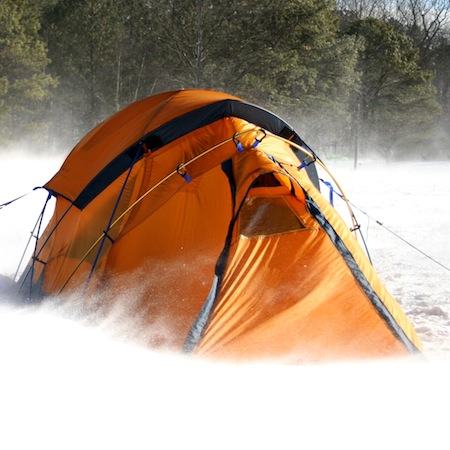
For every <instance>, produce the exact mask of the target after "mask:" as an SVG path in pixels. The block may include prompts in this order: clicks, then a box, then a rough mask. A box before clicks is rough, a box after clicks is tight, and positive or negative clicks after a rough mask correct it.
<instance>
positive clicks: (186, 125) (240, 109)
mask: <svg viewBox="0 0 450 450" xmlns="http://www.w3.org/2000/svg"><path fill="white" fill-rule="evenodd" d="M226 117H236V118H239V119H243V120H246V121H248V122H250V123H253V124H255V125H257V126H261V127H262V128H264V129H267V130H268V131H270V132H272V133H274V134H276V135H279V136H286V137H290V138H292V140H293V142H297V143H298V142H300V143H302V144H304V142H303V140H302V139H301V138H300V136H298V135H297V133H296V132H295V131H294V129H293V128H292V127H291V126H290V125H288V124H287V123H286V122H284V121H283V120H282V119H280V118H279V117H278V116H276V115H275V114H273V113H271V112H269V111H267V110H265V109H263V108H260V107H258V106H255V105H252V104H250V103H245V102H242V101H240V100H233V99H226V100H220V101H218V102H214V103H210V104H208V105H206V106H202V107H200V108H197V109H194V110H193V111H190V112H187V113H185V114H182V115H180V116H177V117H176V118H174V119H172V120H170V121H169V122H167V123H165V124H164V125H162V126H160V127H158V128H156V129H155V130H152V131H150V132H149V133H147V134H145V135H144V136H143V137H142V138H141V139H139V140H138V141H137V142H136V143H134V144H133V145H131V146H130V147H128V148H127V149H126V150H124V151H123V152H122V153H121V154H119V155H118V156H117V157H116V158H114V159H113V160H112V161H111V162H109V163H108V164H107V165H106V166H105V167H104V168H103V169H102V170H101V171H100V172H99V173H98V174H97V175H96V176H95V177H94V178H93V179H92V180H91V181H90V182H89V183H88V184H87V186H86V187H85V188H84V189H83V190H82V191H81V192H80V193H79V194H78V197H77V198H76V199H75V200H74V201H73V203H74V205H75V206H76V207H77V208H79V209H83V208H85V207H86V206H87V205H88V204H89V203H90V202H91V201H92V200H93V199H94V198H95V197H96V196H97V195H98V194H100V193H101V192H102V191H103V190H104V189H105V188H106V187H107V186H109V185H110V184H111V183H112V182H113V181H114V180H115V179H117V178H118V177H119V176H120V175H122V174H123V173H124V172H125V171H126V170H127V169H128V168H129V166H130V164H131V161H133V159H134V157H133V156H134V152H135V151H136V146H140V145H141V144H142V143H144V144H145V145H146V147H147V148H148V149H149V150H150V151H152V152H153V151H156V150H159V149H161V148H162V147H164V146H165V145H167V144H170V143H171V142H173V141H175V140H176V139H179V138H181V137H183V136H185V135H186V134H188V133H191V132H193V131H195V130H197V129H198V128H202V127H204V126H207V125H210V124H212V123H214V122H216V121H217V120H221V119H224V118H226ZM143 154H144V153H142V155H141V156H140V158H142V156H143ZM309 170H310V173H309V175H310V177H311V179H312V180H313V181H314V182H315V184H316V186H317V185H318V182H317V183H316V181H317V174H316V171H315V168H314V167H312V166H311V167H310V169H309Z"/></svg>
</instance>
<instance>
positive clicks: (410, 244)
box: [334, 191, 450, 272]
mask: <svg viewBox="0 0 450 450" xmlns="http://www.w3.org/2000/svg"><path fill="white" fill-rule="evenodd" d="M334 192H335V193H336V194H337V195H338V196H339V197H340V198H341V199H342V200H344V201H347V202H348V203H350V204H351V205H352V207H353V208H355V209H357V210H358V211H359V212H360V213H361V214H364V215H365V216H366V217H367V220H368V221H369V220H373V221H374V222H375V223H376V224H377V225H379V226H380V227H382V228H384V229H385V230H386V231H388V232H389V233H391V234H392V235H393V236H395V237H396V238H397V239H399V240H400V241H402V242H403V243H405V244H406V245H408V246H409V247H411V248H412V249H414V250H415V251H416V252H418V253H420V254H421V255H423V256H425V257H426V258H428V259H429V260H430V261H433V262H434V263H435V264H437V265H438V266H440V267H441V268H442V269H444V270H446V271H447V272H450V267H448V266H446V265H445V264H443V263H441V262H440V261H438V260H437V259H436V258H435V257H433V256H431V255H430V254H428V253H426V252H425V251H424V250H422V249H420V248H419V247H417V246H416V245H415V244H413V243H412V242H409V241H408V240H407V239H405V238H404V237H403V236H400V235H399V234H398V233H396V232H395V231H393V230H391V229H390V228H388V227H387V226H386V225H384V223H382V222H381V221H380V220H378V219H376V218H374V217H373V216H371V215H370V214H368V213H367V212H366V211H364V210H363V209H361V208H360V207H359V206H357V205H355V204H354V203H353V202H351V201H350V200H349V199H347V198H344V196H343V195H342V194H340V193H339V192H336V191H334ZM367 229H369V225H367Z"/></svg>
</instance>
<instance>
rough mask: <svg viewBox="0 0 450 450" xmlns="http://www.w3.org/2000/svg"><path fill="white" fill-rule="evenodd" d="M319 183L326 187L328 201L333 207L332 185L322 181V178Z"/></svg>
mask: <svg viewBox="0 0 450 450" xmlns="http://www.w3.org/2000/svg"><path fill="white" fill-rule="evenodd" d="M320 181H321V182H322V183H323V184H324V185H325V186H327V187H328V189H329V194H328V195H329V200H330V203H331V205H332V206H334V197H333V194H334V188H333V185H332V184H331V183H330V182H329V181H326V180H323V179H322V178H320Z"/></svg>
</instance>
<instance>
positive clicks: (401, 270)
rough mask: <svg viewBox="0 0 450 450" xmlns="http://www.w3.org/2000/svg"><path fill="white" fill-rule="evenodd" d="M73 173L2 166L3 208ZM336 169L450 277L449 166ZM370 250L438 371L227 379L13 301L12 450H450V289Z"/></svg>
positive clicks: (350, 369)
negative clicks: (57, 176) (55, 175)
mask: <svg viewBox="0 0 450 450" xmlns="http://www.w3.org/2000/svg"><path fill="white" fill-rule="evenodd" d="M61 161H62V157H57V156H52V157H48V156H39V155H31V154H27V153H20V152H18V153H9V154H3V155H2V156H0V203H2V202H3V201H6V200H8V199H9V198H12V197H14V196H17V195H19V194H21V193H24V192H27V191H28V190H29V189H30V188H32V187H33V186H36V185H42V184H43V183H45V181H47V179H48V178H50V177H51V176H52V175H53V173H54V171H55V170H56V169H57V168H58V166H59V165H60V163H61ZM329 166H330V167H331V168H332V169H333V172H334V173H336V175H337V176H338V179H339V180H340V181H341V183H342V185H343V187H344V188H345V190H346V192H347V193H348V195H349V197H350V198H351V200H352V201H353V202H354V203H355V204H356V205H358V206H360V207H361V208H362V209H364V210H365V211H367V212H369V213H370V214H371V215H372V216H373V217H374V218H376V219H379V220H381V221H382V222H383V223H385V224H386V225H387V226H388V227H389V228H392V230H394V231H395V232H397V233H399V234H400V235H402V236H403V237H404V238H406V239H407V240H408V241H411V242H413V243H414V244H417V245H418V246H419V247H420V248H421V249H423V250H424V251H425V252H427V253H430V254H431V255H433V256H434V257H435V258H437V259H438V260H440V261H442V263H443V264H445V265H449V264H450V252H449V250H450V248H449V241H448V238H449V236H448V232H449V225H450V209H449V202H448V199H449V193H450V177H449V176H448V174H449V173H450V163H448V162H433V163H424V162H420V163H419V162H418V163H398V164H397V163H390V164H384V163H382V162H379V161H378V162H377V161H373V162H371V161H367V162H364V164H362V165H361V166H360V167H358V170H356V171H354V170H353V169H352V167H351V163H350V162H342V161H331V162H329ZM325 194H326V191H325ZM45 198H46V195H45V192H39V191H36V192H33V193H32V194H30V195H29V196H28V197H26V198H24V199H22V200H20V201H19V202H17V203H16V204H13V205H11V206H9V207H7V208H4V209H2V210H0V274H7V275H11V274H13V273H14V271H15V269H16V264H17V262H18V260H19V258H20V255H21V253H22V250H23V246H24V244H25V241H26V239H27V238H28V233H29V231H30V230H31V228H32V226H33V224H34V222H35V220H36V217H37V215H38V214H39V211H40V209H41V208H42V204H43V202H44V200H45ZM339 208H340V209H342V205H341V206H339ZM357 215H358V217H359V219H360V221H361V224H362V228H363V230H364V233H366V230H367V224H366V222H365V217H364V216H363V215H361V214H357ZM46 220H48V215H47V218H46ZM368 244H369V247H370V250H371V254H372V257H373V260H374V264H375V267H376V268H377V270H378V272H379V274H380V276H381V278H382V279H383V280H384V281H385V283H386V285H387V287H388V288H389V290H390V291H391V292H392V293H393V294H394V296H395V297H396V298H397V299H398V300H399V301H400V302H401V303H402V305H403V307H404V309H405V311H406V312H407V313H408V315H409V317H410V319H411V320H412V321H413V322H414V324H415V325H416V328H417V331H418V333H419V335H420V336H421V338H422V339H423V341H424V347H425V356H426V358H427V360H428V361H427V362H424V361H416V360H411V361H409V360H408V361H395V360H386V361H374V362H364V363H357V362H348V363H345V364H344V363H343V364H333V365H331V364H327V365H315V366H304V367H294V366H282V365H275V364H270V363H267V362H266V363H261V364H254V365H240V366H237V365H231V364H219V363H214V364H213V363H209V362H205V361H200V360H196V359H185V358H183V357H180V356H174V355H169V354H157V353H154V352H152V351H149V350H147V349H145V348H142V347H139V346H137V345H135V344H133V343H132V342H129V341H128V340H127V336H126V333H125V334H124V335H121V334H120V333H114V332H113V330H112V328H113V327H116V326H117V321H116V320H110V321H106V322H105V323H101V324H97V325H96V326H93V325H92V323H90V322H89V321H83V320H81V319H80V317H79V314H77V316H78V318H74V317H73V315H74V314H73V315H72V316H71V314H70V311H69V312H68V311H67V310H64V309H55V308H52V307H51V306H49V305H47V306H44V307H38V306H36V307H33V308H27V309H19V308H14V307H12V306H10V305H8V304H6V303H4V304H2V302H1V301H0V361H1V370H0V424H1V428H2V432H1V433H0V448H5V449H8V450H10V449H11V450H13V449H28V448H36V449H40V448H43V449H44V448H45V449H46V450H47V449H60V448H64V449H72V448H73V449H80V448H83V449H91V448H92V449H94V448H109V449H115V448H118V449H119V448H120V449H123V448H129V449H141V448H142V449H144V448H145V449H148V448H158V449H172V448H196V450H199V449H207V448H208V449H210V448H217V449H222V448H223V449H225V448H226V449H230V448H236V449H240V448H258V449H266V448H267V449H269V448H270V449H273V448H280V449H298V448H308V449H316V448H345V449H360V448H365V449H377V450H378V449H380V448H395V447H397V448H411V449H415V448H417V449H423V448H432V449H441V448H448V444H449V438H448V431H447V428H448V426H447V423H448V405H449V404H450V388H449V387H448V379H449V375H450V360H449V359H448V356H449V352H450V342H449V332H450V331H449V330H450V321H449V317H450V295H449V293H450V279H449V274H448V272H446V271H444V270H443V269H441V268H440V267H438V266H436V265H435V264H434V263H432V262H431V261H429V260H427V259H426V258H424V257H423V256H421V255H420V254H418V253H416V252H415V251H413V250H412V249H411V248H409V247H408V246H406V245H404V244H403V243H401V242H400V241H399V240H398V239H396V238H394V237H393V236H392V235H391V234H389V233H388V232H386V231H385V230H384V229H383V228H381V227H379V226H378V225H376V224H375V223H374V222H373V221H371V222H370V226H369V234H368ZM0 299H1V300H4V301H5V300H8V296H6V295H5V294H2V293H1V290H0ZM72 312H73V313H75V312H74V311H72Z"/></svg>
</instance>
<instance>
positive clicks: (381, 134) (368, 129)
mask: <svg viewBox="0 0 450 450" xmlns="http://www.w3.org/2000/svg"><path fill="white" fill-rule="evenodd" d="M348 33H349V34H352V35H357V36H360V37H361V38H362V39H363V40H364V47H363V50H362V53H361V56H360V61H359V70H360V72H361V74H362V76H361V88H360V92H359V96H358V104H359V108H358V110H359V111H360V117H359V119H360V122H361V124H362V127H363V129H364V136H365V140H366V141H367V142H369V143H371V144H372V145H374V146H376V147H378V148H380V149H384V151H385V152H390V153H392V152H395V151H396V150H397V151H398V150H399V149H400V148H402V147H404V145H403V143H404V142H406V140H407V144H408V150H409V151H411V150H412V148H411V147H412V144H413V143H414V140H415V141H416V143H417V144H422V143H423V140H424V138H426V137H427V133H428V134H430V133H431V130H432V127H433V124H434V123H435V121H436V118H437V116H438V113H439V107H438V104H437V102H436V99H435V90H434V88H433V85H432V79H431V75H430V73H429V72H426V71H424V70H422V69H421V68H420V66H419V58H418V51H417V50H416V49H415V48H414V46H413V43H412V41H411V40H410V39H409V38H408V37H407V36H406V35H405V34H404V33H402V32H401V31H400V30H398V29H397V28H396V27H395V26H394V25H391V24H388V23H386V22H383V21H381V20H377V19H374V18H368V19H364V20H361V21H357V22H354V23H353V24H352V25H351V26H350V27H349V29H348ZM405 138H406V139H405ZM405 145H406V144H405Z"/></svg>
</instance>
